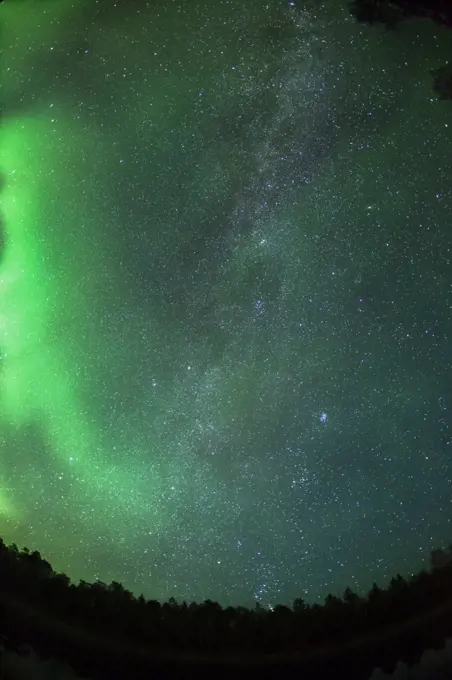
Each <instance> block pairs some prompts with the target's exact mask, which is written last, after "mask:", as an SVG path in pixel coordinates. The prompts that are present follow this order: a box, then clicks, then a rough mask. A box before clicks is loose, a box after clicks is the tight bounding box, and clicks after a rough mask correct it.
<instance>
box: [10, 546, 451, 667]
mask: <svg viewBox="0 0 452 680" xmlns="http://www.w3.org/2000/svg"><path fill="white" fill-rule="evenodd" d="M451 611H452V545H451V546H450V547H449V548H448V549H447V550H442V549H437V550H434V551H433V552H432V553H431V558H430V569H429V570H423V571H421V572H420V573H418V574H416V575H414V576H412V577H410V578H409V579H405V578H403V577H402V576H400V574H397V575H396V576H395V577H394V578H392V580H391V581H390V583H389V585H388V587H387V588H386V589H383V588H380V587H378V586H377V585H376V584H374V585H373V587H372V588H371V590H370V591H369V593H368V594H367V595H366V596H360V595H358V594H357V593H355V592H353V591H352V590H351V589H350V588H347V589H346V590H345V592H344V594H343V596H342V597H338V596H335V595H331V594H330V595H328V596H327V597H326V599H325V603H324V605H319V604H308V603H306V602H305V601H304V600H303V599H301V598H299V599H296V600H294V602H293V604H292V606H291V607H289V606H285V605H276V606H275V607H273V608H268V607H267V608H265V607H263V606H261V605H259V604H256V606H255V608H253V609H251V608H246V607H241V606H238V607H232V606H227V607H222V606H221V605H220V604H218V603H217V602H213V601H211V600H206V601H205V602H201V603H194V602H192V603H187V602H177V601H176V600H175V599H170V600H168V601H167V602H163V603H161V602H159V601H157V600H147V599H146V598H145V597H143V595H140V596H139V597H135V596H134V595H133V594H132V593H131V592H130V591H129V590H127V589H126V588H124V587H123V585H121V583H118V582H117V581H112V582H111V583H110V584H106V583H103V582H101V581H96V582H94V583H87V582H86V581H83V580H81V581H80V582H79V583H78V584H75V583H72V582H71V580H70V578H69V577H68V576H67V575H66V574H64V573H58V572H55V571H54V570H53V569H52V566H51V565H50V563H49V562H48V561H46V560H45V559H43V558H42V557H41V555H40V553H39V552H37V551H33V552H30V551H29V550H28V549H27V548H23V549H22V550H19V549H18V547H17V546H16V545H15V544H14V543H13V544H12V545H10V546H7V545H5V543H4V542H3V540H1V539H0V621H1V624H0V632H3V633H5V634H6V635H7V636H8V638H9V639H11V640H12V641H13V643H14V644H19V643H20V642H23V640H24V638H26V641H27V642H30V643H31V644H33V645H35V644H36V643H37V644H38V648H39V643H40V642H41V643H42V639H41V638H42V630H43V627H44V628H45V626H47V627H48V628H49V630H50V628H52V634H51V635H50V637H49V635H47V639H48V642H49V644H51V646H52V651H53V653H55V644H56V642H55V640H56V638H57V637H58V635H66V637H68V636H69V637H71V635H72V633H71V632H70V631H74V630H82V631H84V632H85V634H87V633H89V634H90V635H92V636H94V637H95V636H102V638H103V639H104V640H109V641H110V642H111V641H115V642H114V646H115V647H116V648H120V647H121V648H122V649H128V650H129V652H128V653H130V654H131V653H132V650H135V651H137V650H146V653H148V654H149V653H150V654H151V655H152V653H154V654H155V655H160V657H161V656H162V654H163V655H165V654H167V656H168V657H170V656H172V657H174V655H176V656H177V657H178V658H179V659H181V658H182V657H184V655H192V656H193V655H195V657H196V658H201V657H202V656H205V655H207V657H208V658H210V659H212V658H227V657H229V658H231V657H233V658H238V659H243V658H245V657H249V658H253V659H259V658H260V659H262V658H264V657H265V658H266V659H268V658H270V657H271V656H272V655H273V657H274V658H278V659H283V658H286V659H289V658H292V661H293V663H296V664H298V663H299V660H300V659H302V655H303V654H306V653H310V654H312V653H313V652H314V653H315V651H316V650H320V651H321V650H325V649H328V650H330V652H331V651H332V650H333V651H334V649H340V650H342V651H341V654H342V655H343V654H344V653H345V652H344V650H347V649H350V650H353V654H352V656H354V657H355V659H356V658H357V657H356V650H357V649H358V648H359V646H358V648H357V647H356V641H357V640H358V641H359V640H361V642H360V643H359V645H361V648H362V649H364V647H365V649H366V656H365V658H366V663H367V666H368V668H367V667H366V669H367V670H368V671H369V673H370V671H371V670H372V668H373V667H375V666H379V665H380V666H381V667H382V668H383V669H384V670H386V671H391V670H392V667H393V665H394V664H395V663H396V661H397V660H398V659H399V658H403V659H404V660H407V661H410V662H414V661H416V660H417V659H418V658H419V656H420V654H421V653H422V650H423V649H425V648H426V647H433V648H438V647H440V646H441V645H443V644H444V641H445V639H446V637H447V635H448V634H450V630H448V629H447V626H445V622H447V621H448V622H449V623H450V625H451V627H452V617H451V616H450V614H451ZM30 612H38V615H37V616H35V617H34V618H33V616H31V614H30ZM51 621H53V622H58V625H57V626H55V624H52V626H53V627H52V626H50V627H49V626H48V622H51ZM8 622H9V624H10V625H9V624H8ZM46 622H47V623H46ZM427 622H428V625H427ZM438 622H439V623H438ZM408 624H409V625H408ZM444 626H445V627H444ZM37 631H40V633H39V634H38V633H37ZM383 635H386V636H388V635H391V636H392V639H393V641H392V643H391V645H390V646H388V649H391V650H392V651H391V652H390V653H389V655H388V653H387V651H384V658H382V657H381V654H382V653H383V652H382V650H383V647H382V644H383V642H384V641H383ZM394 636H395V637H394ZM413 636H414V637H413ZM50 638H52V639H50ZM394 639H397V641H398V642H397V645H396V646H394ZM363 641H364V642H363ZM13 643H12V644H13ZM58 644H59V642H58ZM363 645H364V647H363ZM369 650H371V653H370V652H369ZM64 652H65V658H66V660H67V661H69V662H70V663H71V665H74V663H73V662H74V659H73V658H71V659H69V658H68V657H67V652H68V649H67V646H66V648H65V650H64ZM90 658H91V659H92V657H90ZM363 658H364V657H363ZM310 663H311V667H312V659H311V662H310ZM347 663H350V660H348V661H347ZM74 667H75V666H74ZM82 670H83V672H85V673H89V674H90V675H92V676H93V677H94V676H95V673H93V669H92V668H90V667H89V664H88V667H84V668H83V669H82ZM349 675H350V674H349ZM99 677H102V676H99ZM109 677H113V675H109ZM118 677H120V676H118ZM133 677H139V676H138V675H134V676H133ZM309 677H312V676H309ZM350 677H354V676H353V675H350ZM356 677H365V676H356Z"/></svg>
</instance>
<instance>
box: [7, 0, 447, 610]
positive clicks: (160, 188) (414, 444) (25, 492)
mask: <svg viewBox="0 0 452 680" xmlns="http://www.w3.org/2000/svg"><path fill="white" fill-rule="evenodd" d="M331 4H333V3H331ZM340 4H341V3H334V7H332V8H329V9H328V8H325V7H321V8H320V9H319V6H318V3H314V2H312V3H301V2H300V3H298V2H277V1H276V0H271V1H269V2H268V3H267V4H266V5H264V4H263V3H261V2H257V0H250V1H249V2H247V3H241V2H238V1H237V2H236V1H235V0H233V1H232V2H229V3H223V2H221V1H220V0H214V1H212V2H208V3H202V2H198V1H197V0H193V2H192V1H191V0H190V2H189V3H188V2H185V3H184V2H173V3H170V2H168V1H167V0H165V2H163V1H162V2H144V1H141V2H134V3H130V2H117V3H112V2H91V1H90V2H84V1H83V0H76V1H75V2H72V0H71V2H69V1H67V0H60V2H58V3H55V2H51V0H48V1H46V0H43V1H40V2H30V3H29V4H28V5H27V3H26V2H17V3H13V2H10V3H8V2H6V3H5V4H4V6H3V7H2V10H1V11H2V14H3V17H2V18H3V23H4V26H3V32H2V41H3V46H4V57H3V65H2V79H3V90H4V92H3V99H4V104H3V108H4V122H3V128H2V133H1V136H2V159H1V164H2V167H1V171H2V174H3V177H4V183H3V188H2V198H3V201H2V219H3V234H2V239H1V241H2V244H3V247H2V257H1V268H0V283H1V288H0V354H1V359H0V363H1V372H0V407H1V412H0V442H1V450H0V452H1V460H2V466H1V470H0V535H2V536H3V537H4V539H5V540H6V541H7V542H12V541H15V542H16V543H18V544H19V545H20V546H22V545H26V546H27V547H29V548H30V549H38V550H40V551H41V553H42V554H43V555H44V556H45V557H46V558H47V559H49V561H50V562H51V563H52V565H53V566H54V568H56V569H58V570H61V571H65V572H66V573H67V574H68V575H69V576H71V578H73V579H74V580H77V579H79V578H84V579H86V580H89V581H92V580H94V579H96V578H98V579H100V580H102V581H104V582H109V581H111V580H112V579H116V580H119V581H122V582H123V583H124V585H125V586H126V587H128V588H130V589H131V590H133V592H134V593H136V594H139V593H141V592H143V593H144V594H145V595H146V596H147V597H155V598H158V599H166V598H168V597H171V596H174V597H176V598H177V599H186V600H197V601H199V600H202V599H206V598H211V599H214V600H218V601H220V602H221V603H222V604H230V603H233V604H239V603H240V604H246V605H249V604H252V603H253V602H254V601H255V600H258V601H260V602H262V603H263V604H274V603H276V602H285V603H286V602H290V601H291V600H292V599H293V598H295V597H298V596H302V597H305V598H306V599H307V600H309V601H314V600H316V599H317V598H323V597H324V596H325V595H326V594H327V593H328V592H330V591H331V592H340V591H341V590H343V589H344V588H345V586H347V585H349V586H351V587H352V588H353V589H355V590H358V591H359V592H362V591H363V590H365V589H367V588H369V587H370V585H371V584H372V581H373V580H376V581H377V582H378V583H380V584H384V583H386V582H387V579H388V577H390V576H392V575H393V573H395V572H396V571H400V572H401V573H403V574H408V573H411V572H412V571H413V570H416V569H418V568H420V566H421V565H422V563H423V560H425V559H426V557H427V555H428V552H429V550H430V549H431V548H432V547H436V546H437V545H439V544H441V543H442V541H446V542H450V540H452V539H451V536H452V527H451V525H450V524H451V523H450V520H451V516H452V515H451V512H450V510H451V491H452V433H451V415H450V413H451V407H452V397H451V391H450V385H451V384H452V370H451V365H452V269H451V261H450V260H451V252H452V250H451V241H452V233H451V230H450V214H451V208H452V191H451V186H452V182H451V178H452V170H451V159H452V139H451V133H452V108H451V106H450V103H449V102H440V101H438V100H437V99H436V98H435V97H434V94H433V91H432V84H431V81H430V79H429V69H431V68H435V67H437V66H438V64H440V63H444V60H445V55H447V49H448V44H449V42H450V36H449V35H448V34H447V32H446V31H445V30H444V31H441V30H439V29H438V28H437V27H435V26H434V25H433V24H429V23H424V22H420V23H419V22H411V23H409V24H406V25H403V26H402V27H401V28H400V29H398V30H397V31H392V32H385V31H383V30H380V29H378V28H370V27H366V26H360V25H358V24H356V23H355V22H354V21H353V20H352V19H351V17H350V16H349V14H348V11H347V6H346V3H344V6H342V7H341V6H340ZM26 5H27V11H24V8H25V6H26ZM419 36H422V38H421V37H419Z"/></svg>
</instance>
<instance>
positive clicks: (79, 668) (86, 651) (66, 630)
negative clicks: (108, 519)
mask: <svg viewBox="0 0 452 680" xmlns="http://www.w3.org/2000/svg"><path fill="white" fill-rule="evenodd" d="M0 628H1V631H2V632H4V633H5V634H6V635H7V636H8V639H9V650H8V651H7V653H6V655H5V657H4V666H5V668H4V671H5V673H4V680H8V679H9V678H19V679H20V680H29V679H30V680H31V678H33V680H41V679H42V680H44V678H45V679H46V680H47V678H51V677H52V678H60V679H63V678H71V677H74V675H73V673H74V672H75V673H76V674H77V675H78V676H82V677H85V678H91V679H92V680H107V679H108V680H123V679H124V680H125V679H127V680H141V679H143V680H144V679H146V680H150V679H151V678H152V679H155V678H158V679H160V678H162V679H163V678H165V679H166V678H215V680H220V679H221V678H231V677H234V678H250V677H253V678H254V677H256V678H260V679H264V678H265V679H266V678H303V679H305V680H317V679H319V680H323V679H327V678H328V679H331V680H332V679H333V678H334V680H336V679H340V678H346V679H347V680H368V679H369V678H370V677H371V675H372V671H373V670H374V669H375V668H378V667H381V668H383V669H384V671H385V672H386V673H392V672H393V671H394V668H395V666H396V663H397V661H398V660H400V659H403V660H404V661H406V662H407V663H408V664H409V665H411V664H413V663H416V662H418V661H419V659H420V657H421V655H422V652H423V650H426V649H437V650H440V649H443V648H444V644H445V641H446V638H447V637H449V636H451V635H452V603H451V602H447V603H445V604H444V605H443V606H441V607H439V608H436V609H435V610H434V611H432V612H430V613H429V614H428V615H424V616H422V617H419V618H413V619H411V620H409V621H407V622H406V623H404V624H398V625H397V626H394V627H393V628H391V629H386V630H385V631H383V632H382V633H380V634H378V635H375V634H374V635H369V636H366V637H362V638H360V639H355V640H353V641H351V642H349V643H348V644H346V645H341V646H340V647H339V646H335V645H331V646H330V647H328V648H321V649H316V650H312V651H309V652H303V653H301V652H298V653H293V654H284V655H268V656H263V655H261V656H249V657H245V656H244V655H241V656H232V655H226V654H225V655H222V656H217V657H214V656H207V655H205V656H202V655H196V654H190V653H181V652H178V651H171V650H164V649H160V650H159V649H156V648H155V649H149V648H144V647H143V646H142V645H138V644H134V643H133V642H127V643H124V642H122V641H118V640H114V639H111V638H107V637H104V636H103V635H102V634H101V632H99V634H98V635H94V634H93V633H89V632H86V631H83V630H79V629H77V628H75V627H73V626H71V625H69V624H67V623H64V622H61V621H57V620H55V619H50V618H49V617H45V616H43V615H42V614H40V612H38V611H36V610H34V609H33V608H31V607H29V606H28V605H27V604H26V603H24V602H18V601H17V600H16V599H13V598H11V597H9V596H8V595H7V594H0ZM25 641H26V642H28V643H30V644H31V645H32V646H33V648H34V649H36V650H38V654H39V658H40V659H41V662H40V661H39V659H38V657H36V656H35V655H34V652H33V651H28V654H27V651H26V650H25V649H24V648H23V647H22V649H20V645H21V644H22V645H23V643H24V642H25ZM16 649H17V650H19V651H21V652H22V653H21V655H19V654H18V652H17V651H15V650H16ZM52 659H64V662H65V663H66V664H68V665H69V666H70V667H66V668H64V667H62V665H61V663H56V662H55V661H54V660H52ZM42 660H44V661H46V663H45V664H43V663H42ZM72 669H74V670H72ZM446 673H447V672H446V671H445V670H443V671H441V674H440V675H438V673H437V674H436V675H432V676H431V677H432V680H433V678H434V679H435V680H436V678H438V680H439V678H444V680H446V678H448V677H449V678H451V679H452V671H451V672H450V673H449V675H447V674H446ZM416 676H417V673H416ZM419 677H421V676H419ZM426 677H430V675H427V674H426V672H423V675H422V678H426ZM2 680H3V679H2Z"/></svg>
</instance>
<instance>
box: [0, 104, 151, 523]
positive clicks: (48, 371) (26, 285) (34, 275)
mask: <svg viewBox="0 0 452 680" xmlns="http://www.w3.org/2000/svg"><path fill="white" fill-rule="evenodd" d="M59 131H60V133H61V129H59ZM75 133H76V129H75V126H72V129H71V130H65V131H64V135H63V134H59V135H58V149H57V150H55V148H54V147H53V148H52V147H50V148H51V151H50V152H49V151H48V149H49V141H52V140H54V139H55V126H54V125H52V124H51V123H49V122H45V121H42V120H39V119H36V118H30V119H27V120H23V119H22V120H20V121H15V122H13V121H11V122H10V123H8V124H7V125H6V126H5V127H4V131H3V163H4V171H5V174H6V177H7V187H6V190H5V194H4V217H5V222H6V249H5V253H4V258H3V262H2V267H1V281H2V289H1V301H0V310H1V339H0V342H1V347H2V352H3V356H4V358H3V372H2V391H1V394H0V405H1V411H2V414H3V417H4V418H5V420H7V421H8V422H9V423H10V424H13V425H15V426H21V425H24V424H26V423H29V422H34V421H35V422H37V421H39V422H40V423H41V425H42V426H43V427H44V428H45V430H46V435H47V438H48V441H49V443H50V444H51V450H52V452H53V454H54V455H55V456H57V457H58V459H59V464H60V467H61V469H62V470H67V469H69V470H70V471H71V474H76V475H77V481H78V483H79V484H80V488H78V490H77V492H76V494H78V496H79V497H83V496H84V495H86V496H88V490H90V494H89V499H90V502H91V504H93V503H92V501H93V500H94V505H95V506H96V508H97V510H96V512H98V513H99V516H100V515H101V514H102V513H103V512H106V513H107V514H108V513H115V512H116V511H119V510H120V509H121V508H122V509H123V510H124V509H125V508H126V509H127V510H128V512H130V513H132V515H133V514H135V513H138V512H140V511H141V509H142V507H143V499H142V497H141V496H140V493H139V490H138V488H137V483H136V481H135V479H134V475H135V472H136V471H134V470H133V469H132V466H129V468H126V467H125V466H121V464H116V463H114V464H112V463H109V462H107V461H108V453H109V452H111V448H112V447H113V444H112V442H110V441H109V440H108V437H102V436H100V435H99V433H98V432H97V431H96V428H95V424H92V422H90V421H89V420H88V418H87V417H86V415H85V414H87V413H89V412H90V409H89V404H86V403H84V400H83V399H82V397H81V396H80V394H79V392H78V384H79V379H78V375H77V373H76V371H75V369H74V370H71V366H75V365H76V362H75V361H74V352H73V347H74V344H75V345H76V346H77V344H78V346H79V348H80V349H79V352H80V353H81V356H83V351H85V350H86V347H85V346H84V345H83V340H82V339H83V338H84V320H86V318H87V315H88V314H89V307H90V304H92V300H94V299H95V297H96V295H100V296H101V295H102V291H99V289H98V287H96V286H95V287H94V289H93V284H92V280H93V276H92V274H93V272H98V271H100V266H101V265H100V256H101V253H96V252H95V249H86V244H84V243H82V244H79V246H78V247H79V248H80V253H79V256H78V257H77V258H75V259H76V261H77V267H76V268H74V266H72V268H71V266H70V265H69V264H67V263H66V265H65V260H66V261H67V253H66V246H67V243H66V242H65V238H64V236H63V237H62V238H61V237H56V236H53V239H54V240H52V235H53V234H55V233H57V231H53V230H52V228H51V227H52V226H53V225H52V224H50V221H51V220H52V218H54V217H55V216H52V213H51V210H49V206H50V207H51V206H52V197H51V194H50V192H51V191H52V186H53V181H52V177H51V176H50V177H49V175H48V174H45V173H43V172H41V167H52V166H54V165H55V163H52V161H54V160H55V156H56V155H58V156H59V157H60V158H62V159H63V160H62V161H60V162H59V164H58V162H57V167H58V180H59V182H63V181H64V170H63V166H64V158H67V156H68V155H69V154H70V153H73V148H74V147H73V146H71V147H63V146H62V141H61V140H62V139H63V138H64V139H69V140H73V139H74V135H75ZM54 143H55V142H54ZM79 146H80V147H83V139H82V136H81V135H80V139H79ZM46 156H47V158H46ZM66 179H67V180H68V181H70V178H66ZM68 206H69V202H68ZM85 208H86V206H85ZM83 212H84V211H83V207H82V208H81V210H80V213H83ZM85 212H86V213H89V209H86V210H85ZM80 213H79V214H77V220H82V219H83V214H80ZM86 216H87V215H86V214H85V217H86ZM58 226H59V227H60V225H58ZM66 228H67V229H68V230H70V229H71V228H73V225H72V222H71V219H70V216H69V215H68V219H67V224H66ZM72 247H73V248H75V247H76V245H75V244H72ZM83 248H85V250H86V253H85V256H83V253H82V251H83ZM71 252H72V254H74V251H73V250H71ZM105 260H106V256H105V253H103V261H104V263H105ZM84 261H85V263H86V266H87V270H86V271H81V270H80V267H81V266H82V264H83V262H84ZM90 268H91V272H90ZM90 273H91V275H90ZM154 488H157V480H156V484H155V487H154ZM147 500H148V501H151V500H152V499H150V498H149V497H148V498H147ZM4 505H5V507H6V506H7V504H6V503H5V504H4ZM157 526H158V523H157V522H156V519H155V518H154V521H153V527H154V529H155V530H157Z"/></svg>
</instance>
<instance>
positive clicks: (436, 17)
mask: <svg viewBox="0 0 452 680" xmlns="http://www.w3.org/2000/svg"><path fill="white" fill-rule="evenodd" d="M349 5H350V13H351V14H352V15H353V16H354V17H355V19H356V20H357V21H360V22H363V23H367V24H378V23H381V24H384V25H385V26H386V27H387V28H390V29H393V28H395V27H396V26H397V24H399V23H400V22H401V21H405V20H407V19H416V18H417V19H431V20H432V21H434V22H435V23H436V24H438V25H439V26H445V27H446V28H450V29H452V2H451V0H352V2H350V3H349ZM451 56H452V55H451ZM451 62H452V59H451ZM451 62H447V63H446V64H445V65H444V66H441V67H440V68H437V69H433V70H432V71H431V75H432V76H433V90H434V92H435V93H436V94H437V95H438V98H439V99H452V63H451Z"/></svg>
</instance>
